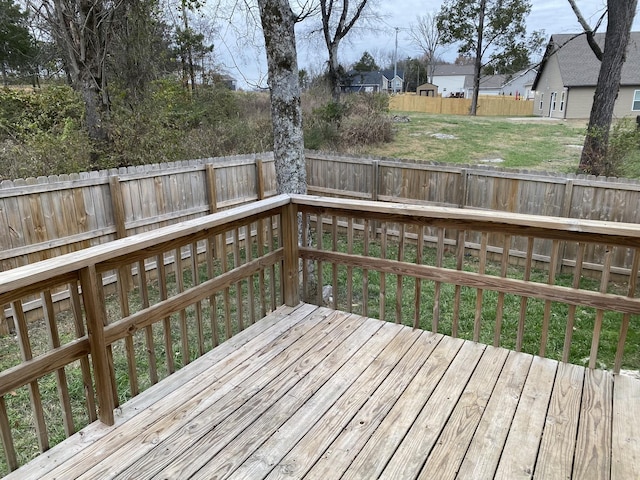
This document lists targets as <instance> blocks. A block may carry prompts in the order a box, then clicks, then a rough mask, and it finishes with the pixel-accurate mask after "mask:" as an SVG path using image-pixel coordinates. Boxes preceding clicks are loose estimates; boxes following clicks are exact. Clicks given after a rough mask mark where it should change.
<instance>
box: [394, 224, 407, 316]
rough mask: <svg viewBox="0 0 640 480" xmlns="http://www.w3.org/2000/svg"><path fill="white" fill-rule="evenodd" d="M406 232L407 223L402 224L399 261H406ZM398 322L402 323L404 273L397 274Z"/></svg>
mask: <svg viewBox="0 0 640 480" xmlns="http://www.w3.org/2000/svg"><path fill="white" fill-rule="evenodd" d="M404 233H405V225H404V223H401V224H400V232H399V233H398V235H399V237H400V238H399V243H398V261H399V262H404ZM396 280H397V284H396V323H402V275H400V274H398V275H396Z"/></svg>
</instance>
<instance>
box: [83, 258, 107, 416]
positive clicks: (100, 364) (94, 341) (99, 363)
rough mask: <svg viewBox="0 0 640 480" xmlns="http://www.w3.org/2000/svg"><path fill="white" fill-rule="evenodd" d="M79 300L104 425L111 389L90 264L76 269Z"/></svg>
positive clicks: (100, 309)
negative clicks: (80, 286)
mask: <svg viewBox="0 0 640 480" xmlns="http://www.w3.org/2000/svg"><path fill="white" fill-rule="evenodd" d="M80 282H81V285H82V300H83V302H84V308H85V312H86V316H87V333H88V337H89V348H90V353H91V362H92V363H93V373H94V375H95V384H96V396H97V397H98V405H99V411H98V418H99V419H100V421H101V422H102V423H104V424H106V425H113V424H114V422H115V419H114V415H113V410H114V408H115V402H114V397H113V392H112V390H111V373H110V368H109V359H108V356H107V345H106V342H105V338H104V325H105V321H104V320H105V319H104V306H103V305H102V304H101V301H100V299H101V298H102V295H100V292H99V288H101V285H99V283H98V274H97V273H96V268H95V266H94V265H91V266H89V267H85V268H83V269H82V270H81V271H80Z"/></svg>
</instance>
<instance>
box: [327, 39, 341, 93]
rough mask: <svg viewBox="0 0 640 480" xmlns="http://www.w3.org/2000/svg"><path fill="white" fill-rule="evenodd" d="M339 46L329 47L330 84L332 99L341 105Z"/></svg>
mask: <svg viewBox="0 0 640 480" xmlns="http://www.w3.org/2000/svg"><path fill="white" fill-rule="evenodd" d="M339 68H340V64H339V63H338V44H337V43H335V44H332V45H331V46H330V47H329V84H330V86H331V97H332V98H333V101H334V102H335V103H340V94H341V92H340V75H339V74H338V69H339Z"/></svg>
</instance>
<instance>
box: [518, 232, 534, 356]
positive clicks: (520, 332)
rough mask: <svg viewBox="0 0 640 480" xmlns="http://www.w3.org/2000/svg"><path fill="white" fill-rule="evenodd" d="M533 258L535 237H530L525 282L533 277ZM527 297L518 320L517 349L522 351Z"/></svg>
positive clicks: (522, 303)
mask: <svg viewBox="0 0 640 480" xmlns="http://www.w3.org/2000/svg"><path fill="white" fill-rule="evenodd" d="M532 259H533V237H528V239H527V258H526V263H525V267H524V278H523V280H524V281H525V282H528V281H529V280H530V279H531V263H532ZM527 301H528V298H527V297H522V298H521V299H520V318H519V320H518V333H517V335H516V351H517V352H521V351H522V343H523V342H524V323H525V320H526V318H527Z"/></svg>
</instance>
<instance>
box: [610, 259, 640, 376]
mask: <svg viewBox="0 0 640 480" xmlns="http://www.w3.org/2000/svg"><path fill="white" fill-rule="evenodd" d="M639 269H640V251H638V249H637V248H635V249H634V250H633V264H632V265H631V271H630V272H629V287H628V291H627V297H629V298H634V297H635V295H636V287H637V285H638V270H639ZM630 321H631V315H630V314H628V313H625V314H624V315H623V316H622V324H621V325H620V335H619V336H618V346H617V348H616V358H615V362H614V367H613V373H615V374H618V373H620V369H621V368H622V359H623V357H624V344H625V342H626V340H627V333H628V332H629V322H630Z"/></svg>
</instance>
